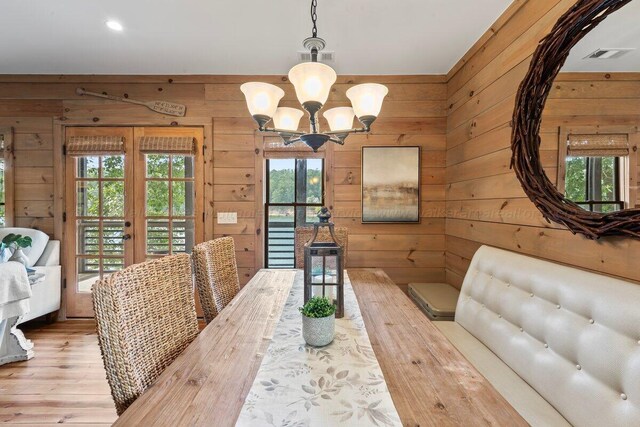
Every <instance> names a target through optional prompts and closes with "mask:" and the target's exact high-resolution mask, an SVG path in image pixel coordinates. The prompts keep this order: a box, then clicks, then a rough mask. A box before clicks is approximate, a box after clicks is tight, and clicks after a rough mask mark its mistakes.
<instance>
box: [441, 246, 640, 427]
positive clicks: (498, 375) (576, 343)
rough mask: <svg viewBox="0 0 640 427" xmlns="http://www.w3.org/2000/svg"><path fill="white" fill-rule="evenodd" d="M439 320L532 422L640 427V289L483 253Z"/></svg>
mask: <svg viewBox="0 0 640 427" xmlns="http://www.w3.org/2000/svg"><path fill="white" fill-rule="evenodd" d="M435 323H436V324H437V325H438V326H439V327H441V330H442V331H443V332H444V333H445V335H447V336H448V337H449V338H450V339H451V341H452V342H453V343H454V344H455V345H456V346H457V347H458V348H459V349H461V351H462V352H463V354H465V356H467V357H468V358H469V359H470V361H471V362H472V363H474V364H476V361H477V363H478V364H480V365H484V366H483V367H481V368H479V370H480V372H482V373H483V374H484V375H485V376H487V378H488V379H489V381H491V382H492V383H494V382H495V384H494V385H496V388H497V389H498V390H499V391H500V392H501V393H502V394H504V395H505V397H506V398H507V400H510V396H509V394H510V393H513V394H514V396H512V397H513V400H510V401H511V402H512V404H513V405H514V407H515V408H516V409H517V410H518V411H519V412H521V413H522V414H523V416H524V417H525V419H527V421H529V422H530V423H531V424H532V425H561V424H563V423H564V424H566V422H565V421H564V420H563V419H562V418H561V417H559V414H561V415H562V416H563V417H564V418H565V419H566V421H568V422H569V423H571V424H573V425H575V426H598V427H602V426H625V427H631V426H640V285H638V284H633V283H629V282H625V281H622V280H617V279H613V278H611V277H607V276H601V275H598V274H593V273H589V272H586V271H582V270H577V269H574V268H570V267H566V266H562V265H558V264H554V263H551V262H546V261H542V260H539V259H535V258H531V257H527V256H523V255H519V254H515V253H512V252H508V251H504V250H500V249H496V248H491V247H487V246H483V247H481V248H480V249H479V250H478V251H477V252H476V254H475V255H474V257H473V260H472V261H471V266H470V268H469V271H468V272H467V275H466V276H465V279H464V283H463V285H462V290H461V293H460V298H459V300H458V305H457V309H456V315H455V322H435ZM440 324H442V325H440ZM485 346H486V348H484V347H485ZM487 348H488V350H490V352H489V351H488V350H487ZM491 352H493V353H494V354H495V356H497V358H499V359H500V360H497V358H495V360H493V361H492V360H491V358H492V357H495V356H494V354H491ZM474 359H476V360H475V361H474ZM505 365H506V366H505ZM483 370H484V371H483ZM509 370H512V371H513V372H509ZM514 373H515V374H517V376H519V377H520V378H521V379H522V380H524V382H526V384H525V383H524V382H522V384H518V382H519V381H520V378H518V377H517V376H516V375H515V374H514ZM491 377H493V378H491ZM527 384H528V385H527ZM529 387H530V388H532V389H533V390H527V389H528V388H529ZM536 393H538V394H539V396H541V397H542V398H543V399H544V400H546V402H548V403H549V404H550V405H551V406H553V408H555V410H557V412H558V413H559V414H554V413H553V412H554V411H553V409H551V408H545V405H546V402H544V400H542V399H541V398H540V397H539V396H537V395H536Z"/></svg>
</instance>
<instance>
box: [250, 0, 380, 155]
mask: <svg viewBox="0 0 640 427" xmlns="http://www.w3.org/2000/svg"><path fill="white" fill-rule="evenodd" d="M316 7H317V0H312V1H311V22H312V23H313V29H312V31H311V37H309V38H307V39H305V40H304V42H303V46H304V47H305V49H308V50H309V51H310V52H311V62H305V63H302V64H298V65H296V66H294V67H293V68H292V69H291V70H290V71H289V81H290V82H291V83H292V84H293V86H294V88H295V91H296V96H297V98H298V101H299V102H300V104H301V105H302V108H304V110H305V111H306V112H307V113H308V115H309V132H299V131H298V125H299V123H300V119H301V118H302V116H303V115H304V112H303V111H301V110H298V109H297V108H289V107H278V104H279V102H280V100H281V99H282V97H283V96H284V91H283V90H282V89H281V88H279V87H278V86H275V85H272V84H269V83H261V82H248V83H244V84H243V85H242V86H240V90H241V91H242V93H244V96H245V98H246V101H247V107H248V108H249V113H250V114H251V116H252V117H253V119H254V120H255V121H256V123H257V124H258V130H259V131H260V132H275V133H277V134H279V135H280V137H281V138H282V139H283V141H284V144H285V145H289V144H293V143H295V142H299V141H302V142H304V143H305V144H307V145H308V146H309V147H311V148H312V149H313V151H318V149H319V148H320V147H322V146H323V145H324V143H325V142H327V141H331V142H334V143H336V144H340V145H344V140H345V138H346V137H347V136H348V135H349V134H352V133H367V132H369V131H370V128H371V124H372V123H373V122H374V120H375V119H376V118H377V117H378V114H379V113H380V109H381V108H382V101H383V99H384V97H385V96H386V95H387V93H388V92H389V90H388V89H387V87H386V86H383V85H381V84H377V83H364V84H359V85H356V86H353V87H351V88H349V89H348V90H347V92H346V95H347V98H349V100H350V101H351V107H336V108H331V109H329V110H327V111H325V112H324V113H323V116H324V118H325V119H327V122H328V123H329V128H330V129H331V130H330V131H329V132H321V131H320V124H319V122H318V113H319V112H320V110H321V109H322V107H323V106H324V104H325V103H326V102H327V98H328V97H329V92H330V91H331V86H332V85H333V84H334V83H335V82H336V77H337V76H336V72H335V71H334V70H333V68H331V67H329V66H328V65H326V64H322V63H320V62H318V53H319V52H320V51H321V50H322V49H324V47H325V41H324V40H323V39H321V38H319V37H318V28H317V26H316V21H317V14H316ZM354 117H357V118H358V121H359V122H360V123H361V124H362V127H361V128H354V127H353V118H354ZM272 120H273V126H274V127H273V128H270V127H267V125H268V124H269V122H271V121H272Z"/></svg>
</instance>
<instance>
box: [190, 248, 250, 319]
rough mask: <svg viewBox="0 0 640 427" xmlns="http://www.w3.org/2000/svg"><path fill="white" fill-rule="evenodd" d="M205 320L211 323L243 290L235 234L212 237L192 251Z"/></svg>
mask: <svg viewBox="0 0 640 427" xmlns="http://www.w3.org/2000/svg"><path fill="white" fill-rule="evenodd" d="M191 256H192V258H193V269H194V271H195V278H196V288H197V289H198V296H199V297H200V304H201V305H202V312H203V314H204V320H205V321H206V322H207V324H208V323H210V322H211V321H212V320H213V319H215V317H216V316H217V315H218V313H219V312H220V311H222V309H223V308H225V306H226V305H227V304H229V302H231V300H232V299H233V297H235V296H236V294H237V293H238V292H239V291H240V280H239V278H238V266H237V264H236V250H235V245H234V243H233V237H221V238H219V239H214V240H209V241H208V242H204V243H200V244H198V245H196V246H194V247H193V250H192V251H191Z"/></svg>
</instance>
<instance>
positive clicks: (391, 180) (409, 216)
mask: <svg viewBox="0 0 640 427" xmlns="http://www.w3.org/2000/svg"><path fill="white" fill-rule="evenodd" d="M362 222H363V223H380V222H382V223H407V222H408V223H417V222H420V147H362Z"/></svg>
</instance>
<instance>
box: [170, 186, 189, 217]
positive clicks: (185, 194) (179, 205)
mask: <svg viewBox="0 0 640 427" xmlns="http://www.w3.org/2000/svg"><path fill="white" fill-rule="evenodd" d="M171 185H172V190H173V196H172V197H173V202H172V204H173V215H175V216H191V215H193V201H194V194H193V182H192V181H173V182H172V183H171Z"/></svg>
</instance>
